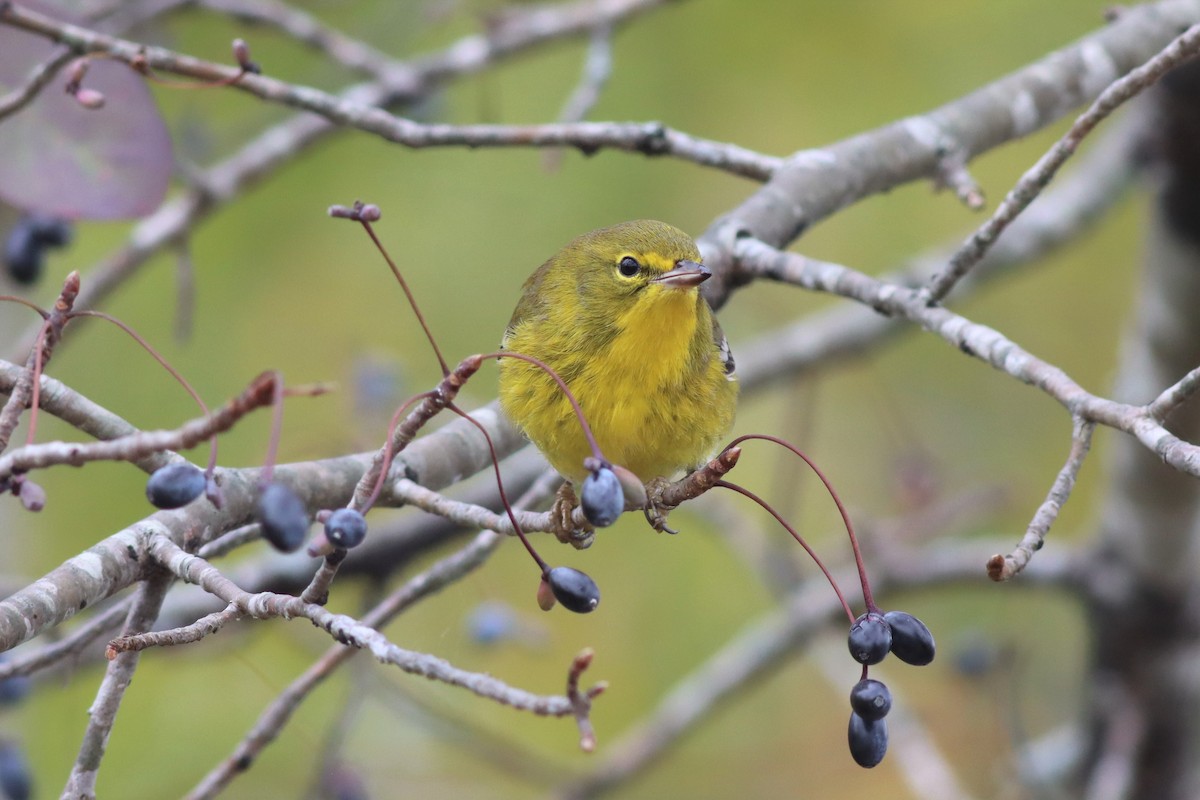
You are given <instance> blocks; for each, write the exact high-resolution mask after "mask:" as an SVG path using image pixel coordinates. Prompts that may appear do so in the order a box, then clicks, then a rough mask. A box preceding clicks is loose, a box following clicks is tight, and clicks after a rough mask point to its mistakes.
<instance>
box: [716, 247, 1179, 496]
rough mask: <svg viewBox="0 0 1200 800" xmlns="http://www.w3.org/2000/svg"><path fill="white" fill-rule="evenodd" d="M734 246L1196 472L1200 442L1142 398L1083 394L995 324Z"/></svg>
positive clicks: (799, 260) (779, 274) (745, 256)
mask: <svg viewBox="0 0 1200 800" xmlns="http://www.w3.org/2000/svg"><path fill="white" fill-rule="evenodd" d="M737 254H738V257H739V259H740V267H741V268H742V269H746V270H748V271H749V272H751V273H753V274H755V275H757V276H759V277H767V278H772V279H775V280H781V281H784V282H787V283H794V284H796V285H798V286H803V287H805V288H807V289H814V290H817V291H824V292H831V293H833V294H838V295H841V296H843V297H849V298H852V299H855V300H857V301H859V302H860V303H863V304H864V305H867V306H869V307H871V308H874V309H875V310H876V311H878V312H879V313H881V314H887V315H889V316H896V317H902V318H905V319H907V320H909V321H910V322H915V323H917V324H919V325H920V326H921V327H923V328H925V329H926V330H928V331H929V332H930V333H933V334H935V335H937V336H940V337H941V338H943V339H944V340H945V341H947V342H948V343H950V344H952V345H953V346H955V347H957V348H958V349H959V350H961V351H962V352H964V353H966V354H967V355H970V356H974V357H975V358H979V359H981V360H983V361H985V362H986V363H988V364H990V365H991V366H993V367H994V368H996V369H998V370H1000V371H1001V372H1005V373H1007V374H1009V375H1011V376H1012V377H1014V378H1016V379H1017V380H1019V381H1021V382H1022V383H1027V384H1030V385H1032V386H1035V387H1037V388H1038V389H1041V390H1042V391H1043V392H1045V393H1046V394H1048V395H1050V396H1051V397H1053V398H1054V399H1055V400H1057V401H1058V402H1059V403H1061V404H1062V405H1063V406H1064V407H1065V408H1066V409H1067V411H1069V412H1070V413H1071V414H1072V415H1073V416H1075V417H1078V418H1080V419H1083V420H1086V421H1089V422H1095V423H1098V424H1101V425H1107V426H1108V427H1111V428H1116V429H1117V430H1120V431H1124V432H1125V433H1128V434H1131V435H1132V436H1134V437H1135V438H1137V440H1138V441H1139V442H1141V443H1142V445H1143V446H1144V447H1146V448H1148V449H1150V450H1151V451H1152V452H1154V453H1156V454H1157V455H1158V456H1159V457H1160V458H1162V459H1163V460H1164V461H1165V462H1166V463H1168V464H1169V465H1171V466H1172V467H1174V468H1175V469H1177V470H1179V471H1181V472H1185V473H1187V474H1188V475H1192V476H1197V477H1200V447H1198V446H1197V445H1195V444H1191V443H1189V442H1185V441H1182V440H1181V439H1179V438H1178V437H1176V436H1175V435H1173V434H1172V433H1171V432H1170V431H1168V430H1167V429H1166V428H1164V427H1163V426H1162V424H1161V423H1160V422H1159V421H1158V420H1156V419H1155V418H1154V417H1153V416H1152V415H1151V414H1150V413H1149V411H1148V409H1147V408H1146V407H1145V406H1134V405H1129V404H1127V403H1118V402H1116V401H1114V400H1108V399H1105V398H1103V397H1099V396H1097V395H1094V394H1091V393H1090V392H1088V391H1086V390H1085V389H1084V388H1083V387H1082V386H1080V385H1079V384H1077V383H1076V382H1075V381H1073V380H1072V379H1071V378H1070V376H1068V375H1067V374H1066V373H1065V372H1064V371H1063V370H1061V369H1059V368H1058V367H1056V366H1054V365H1053V364H1050V363H1048V362H1046V361H1043V360H1042V359H1039V358H1037V357H1036V356H1034V355H1033V354H1031V353H1029V352H1027V351H1025V350H1023V349H1022V348H1021V347H1020V346H1019V345H1017V344H1016V343H1015V342H1013V341H1011V340H1010V339H1008V338H1007V337H1005V336H1004V335H1003V334H1001V333H1000V332H999V331H996V330H994V329H992V328H989V327H987V326H985V325H980V324H978V323H974V322H971V321H970V320H968V319H966V318H965V317H962V316H960V315H958V314H955V313H953V312H951V311H948V310H946V309H944V308H941V307H931V306H928V305H927V304H926V303H925V302H924V299H923V297H922V295H921V294H920V293H919V292H917V291H913V290H911V289H905V288H903V287H900V286H894V285H890V284H886V283H883V282H881V281H878V280H876V279H874V278H871V277H869V276H867V275H864V274H862V273H860V272H856V271H855V270H851V269H849V268H847V267H843V266H840V265H838V264H831V263H828V262H821V261H816V260H814V259H809V258H805V257H804V256H801V255H798V254H795V253H784V252H781V251H779V250H775V249H774V248H771V247H769V246H767V245H765V244H763V243H762V242H757V241H754V240H752V239H742V240H740V241H739V242H738V245H737Z"/></svg>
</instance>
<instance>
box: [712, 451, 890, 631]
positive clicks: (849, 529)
mask: <svg viewBox="0 0 1200 800" xmlns="http://www.w3.org/2000/svg"><path fill="white" fill-rule="evenodd" d="M748 439H762V440H764V441H768V442H774V443H775V444H777V445H779V446H780V447H786V448H787V449H788V450H791V451H792V453H794V454H795V455H797V456H799V457H800V459H801V460H803V461H804V463H805V464H808V466H809V469H811V470H812V471H813V472H815V473H816V475H817V477H818V478H820V479H821V483H823V484H825V489H826V491H828V492H829V496H830V497H832V498H833V502H834V504H835V505H836V506H837V509H838V513H840V514H841V515H842V523H843V524H844V525H845V526H846V534H847V535H848V536H849V537H850V549H851V550H853V551H854V564H855V566H857V567H858V580H859V583H860V584H862V593H863V602H864V603H865V604H866V606H867V611H878V610H879V608H878V606H876V605H875V598H874V597H872V595H871V581H870V580H869V579H868V578H867V566H866V563H865V562H864V561H863V557H862V551H861V550H860V549H859V547H858V537H857V536H855V535H854V523H852V522H851V521H850V514H849V513H847V511H846V507H845V506H844V505H843V504H842V498H840V497H839V496H838V493H837V491H836V490H835V489H834V488H833V484H832V483H830V482H829V479H828V478H826V477H825V473H824V472H822V471H821V468H820V467H818V466H817V465H816V464H814V463H813V461H812V459H810V458H809V457H808V456H806V455H804V453H803V452H801V450H800V448H798V447H796V446H795V445H793V444H792V443H791V442H788V441H786V440H784V439H780V438H779V437H778V436H770V435H768V434H765V433H747V434H745V435H744V436H739V437H737V438H736V439H734V440H733V441H732V442H730V443H729V445H728V446H729V447H733V446H734V445H738V444H741V443H742V442H744V441H746V440H748ZM851 619H853V617H852V618H851Z"/></svg>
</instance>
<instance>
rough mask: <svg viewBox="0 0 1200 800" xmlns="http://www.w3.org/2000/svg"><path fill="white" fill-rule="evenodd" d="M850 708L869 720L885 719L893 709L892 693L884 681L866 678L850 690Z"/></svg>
mask: <svg viewBox="0 0 1200 800" xmlns="http://www.w3.org/2000/svg"><path fill="white" fill-rule="evenodd" d="M850 708H852V709H854V713H855V714H858V715H859V716H860V717H862V718H863V719H864V720H866V721H867V722H874V721H875V720H879V719H883V718H884V717H886V716H887V713H888V712H889V711H891V710H892V693H891V692H890V691H888V688H887V686H885V685H884V683H883V681H876V680H872V679H870V678H864V679H863V680H861V681H859V682H858V683H856V684H854V688H853V689H851V690H850Z"/></svg>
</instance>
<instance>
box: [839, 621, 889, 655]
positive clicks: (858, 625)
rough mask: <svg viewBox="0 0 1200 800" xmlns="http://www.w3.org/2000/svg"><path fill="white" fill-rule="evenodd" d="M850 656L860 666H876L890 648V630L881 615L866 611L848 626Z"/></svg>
mask: <svg viewBox="0 0 1200 800" xmlns="http://www.w3.org/2000/svg"><path fill="white" fill-rule="evenodd" d="M849 644H850V655H851V656H852V657H853V658H854V660H855V661H857V662H858V663H860V664H878V663H879V662H880V661H883V659H884V657H886V656H887V654H888V649H889V648H891V646H892V629H891V627H889V626H888V624H887V621H886V620H884V618H883V615H882V614H880V613H877V612H875V611H868V612H867V613H866V614H863V615H862V616H861V617H859V618H858V619H856V620H854V624H853V625H851V626H850V638H849Z"/></svg>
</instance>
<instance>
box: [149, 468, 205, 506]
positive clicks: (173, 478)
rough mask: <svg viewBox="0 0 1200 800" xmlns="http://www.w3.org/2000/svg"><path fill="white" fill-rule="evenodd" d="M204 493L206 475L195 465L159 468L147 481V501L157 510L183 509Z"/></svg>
mask: <svg viewBox="0 0 1200 800" xmlns="http://www.w3.org/2000/svg"><path fill="white" fill-rule="evenodd" d="M203 493H204V473H203V472H201V471H200V469H199V468H198V467H196V466H195V465H193V464H187V463H178V464H168V465H167V466H165V467H159V468H158V469H156V470H155V471H154V474H152V475H151V476H150V479H149V480H148V481H146V499H147V500H149V501H150V503H151V505H153V506H154V507H155V508H182V507H183V506H186V505H187V504H188V503H190V502H192V501H193V500H195V499H196V498H197V497H199V496H200V495H201V494H203Z"/></svg>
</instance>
